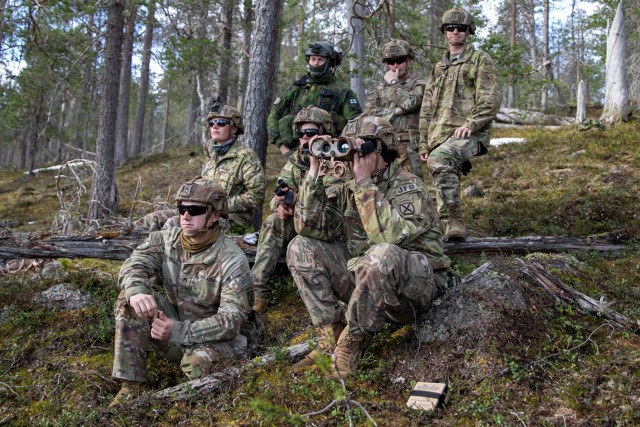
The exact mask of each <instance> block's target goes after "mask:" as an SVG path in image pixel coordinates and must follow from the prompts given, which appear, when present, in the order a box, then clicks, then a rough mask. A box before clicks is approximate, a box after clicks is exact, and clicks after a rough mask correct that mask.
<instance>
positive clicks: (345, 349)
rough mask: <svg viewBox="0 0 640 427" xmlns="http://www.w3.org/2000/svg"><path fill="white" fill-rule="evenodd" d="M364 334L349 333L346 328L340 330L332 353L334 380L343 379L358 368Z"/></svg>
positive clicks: (364, 339)
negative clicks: (340, 332)
mask: <svg viewBox="0 0 640 427" xmlns="http://www.w3.org/2000/svg"><path fill="white" fill-rule="evenodd" d="M365 341H366V336H364V335H353V334H350V333H349V331H348V330H347V328H345V329H344V330H343V331H342V334H340V338H338V343H337V344H336V351H335V353H334V354H333V361H334V367H333V374H332V376H333V378H334V379H336V380H339V379H345V378H346V377H347V376H348V375H350V374H353V373H355V372H356V371H357V370H358V363H359V362H360V356H361V355H362V350H363V349H364V345H365Z"/></svg>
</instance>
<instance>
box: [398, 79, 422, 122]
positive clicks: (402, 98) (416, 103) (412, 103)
mask: <svg viewBox="0 0 640 427" xmlns="http://www.w3.org/2000/svg"><path fill="white" fill-rule="evenodd" d="M424 86H425V82H424V80H418V81H416V83H415V84H414V85H413V87H412V88H410V90H407V88H405V87H404V86H402V85H396V87H394V89H393V91H392V92H391V96H390V98H391V100H392V101H393V103H394V104H395V105H396V107H400V108H402V111H403V113H404V114H410V113H414V112H417V111H418V110H419V109H420V106H421V105H422V98H423V97H424Z"/></svg>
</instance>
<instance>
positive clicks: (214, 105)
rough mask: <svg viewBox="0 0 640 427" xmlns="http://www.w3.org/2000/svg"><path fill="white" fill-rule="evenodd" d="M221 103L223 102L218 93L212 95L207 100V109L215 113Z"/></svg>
mask: <svg viewBox="0 0 640 427" xmlns="http://www.w3.org/2000/svg"><path fill="white" fill-rule="evenodd" d="M223 104H224V103H223V102H222V97H221V96H220V95H218V96H214V97H213V98H211V101H209V110H210V111H211V112H212V113H217V112H218V110H220V107H222V105H223Z"/></svg>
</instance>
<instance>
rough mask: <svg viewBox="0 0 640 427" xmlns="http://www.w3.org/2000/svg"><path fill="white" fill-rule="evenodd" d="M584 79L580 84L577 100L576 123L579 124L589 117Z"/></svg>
mask: <svg viewBox="0 0 640 427" xmlns="http://www.w3.org/2000/svg"><path fill="white" fill-rule="evenodd" d="M585 87H586V86H585V83H584V80H581V81H580V83H579V84H578V95H577V101H576V124H577V125H579V124H580V123H582V121H583V120H584V119H586V118H587V94H586V93H585V92H586V89H585Z"/></svg>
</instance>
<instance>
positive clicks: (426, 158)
mask: <svg viewBox="0 0 640 427" xmlns="http://www.w3.org/2000/svg"><path fill="white" fill-rule="evenodd" d="M420 160H422V161H423V162H426V161H427V160H429V153H422V154H420Z"/></svg>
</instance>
